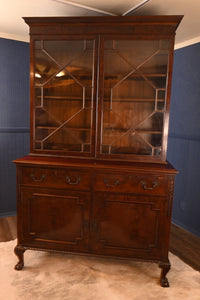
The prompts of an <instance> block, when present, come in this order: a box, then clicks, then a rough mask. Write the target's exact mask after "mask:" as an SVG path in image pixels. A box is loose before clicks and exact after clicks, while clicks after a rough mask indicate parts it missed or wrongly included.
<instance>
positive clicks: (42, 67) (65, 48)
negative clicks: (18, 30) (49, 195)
mask: <svg viewBox="0 0 200 300" xmlns="http://www.w3.org/2000/svg"><path fill="white" fill-rule="evenodd" d="M31 45H32V46H31V47H32V48H31V49H32V52H31V53H32V57H31V59H32V62H33V65H31V66H32V68H33V72H32V74H34V77H31V98H32V102H31V103H32V109H31V111H32V117H31V118H32V128H31V131H32V138H31V142H32V143H31V147H32V150H31V151H32V152H34V153H45V154H57V155H59V154H66V155H75V156H77V155H80V156H91V155H93V154H94V134H93V132H94V130H95V113H96V112H95V99H96V77H97V74H96V73H97V71H96V70H97V54H96V53H97V42H96V39H95V37H93V38H92V37H91V38H89V39H88V38H87V39H83V38H80V39H78V37H77V38H76V39H75V38H74V37H71V38H70V37H68V39H63V40H62V39H60V40H57V39H55V40H53V39H50V40H43V39H38V40H33V41H32V43H31Z"/></svg>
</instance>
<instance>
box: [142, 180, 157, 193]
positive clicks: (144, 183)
mask: <svg viewBox="0 0 200 300" xmlns="http://www.w3.org/2000/svg"><path fill="white" fill-rule="evenodd" d="M140 184H141V185H142V187H143V189H144V190H149V191H152V190H153V189H154V188H155V187H156V186H157V185H158V182H156V181H154V182H152V186H150V187H149V186H147V184H146V182H145V181H143V180H142V181H140Z"/></svg>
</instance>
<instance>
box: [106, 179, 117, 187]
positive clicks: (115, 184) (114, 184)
mask: <svg viewBox="0 0 200 300" xmlns="http://www.w3.org/2000/svg"><path fill="white" fill-rule="evenodd" d="M103 182H104V183H105V185H106V186H107V187H116V186H117V185H118V184H119V180H118V179H116V180H115V181H114V183H113V184H110V183H108V180H107V179H104V180H103Z"/></svg>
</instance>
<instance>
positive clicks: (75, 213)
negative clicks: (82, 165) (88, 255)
mask: <svg viewBox="0 0 200 300" xmlns="http://www.w3.org/2000/svg"><path fill="white" fill-rule="evenodd" d="M20 202H21V204H20V207H21V213H22V220H21V222H22V228H23V230H22V231H23V239H24V243H28V244H30V243H31V244H33V245H34V246H36V247H40V245H41V247H44V248H53V249H58V250H67V251H83V252H85V251H86V252H87V249H88V234H89V233H88V228H89V196H88V194H87V193H84V192H81V193H79V192H72V191H70V192H69V191H65V192H58V191H56V190H48V189H36V188H35V189H31V188H24V189H22V191H21V201H20Z"/></svg>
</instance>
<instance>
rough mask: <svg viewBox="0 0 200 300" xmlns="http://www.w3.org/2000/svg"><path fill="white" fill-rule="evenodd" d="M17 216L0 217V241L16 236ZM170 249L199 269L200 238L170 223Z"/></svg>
mask: <svg viewBox="0 0 200 300" xmlns="http://www.w3.org/2000/svg"><path fill="white" fill-rule="evenodd" d="M16 228H17V218H16V216H14V217H7V218H0V242H7V241H10V240H13V239H15V238H16V236H17V230H16ZM170 251H171V252H172V253H173V254H175V255H177V256H178V257H179V258H181V259H182V260H183V261H184V262H185V263H187V264H188V265H190V266H191V267H192V268H194V269H195V270H197V271H200V238H198V237H196V236H194V235H192V234H191V233H189V232H187V231H185V230H183V229H182V228H180V227H178V226H176V225H174V224H172V226H171V241H170Z"/></svg>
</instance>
